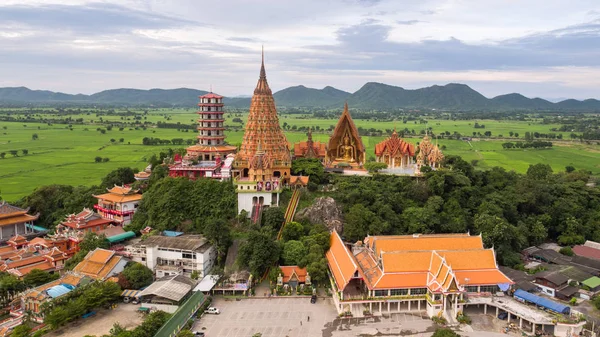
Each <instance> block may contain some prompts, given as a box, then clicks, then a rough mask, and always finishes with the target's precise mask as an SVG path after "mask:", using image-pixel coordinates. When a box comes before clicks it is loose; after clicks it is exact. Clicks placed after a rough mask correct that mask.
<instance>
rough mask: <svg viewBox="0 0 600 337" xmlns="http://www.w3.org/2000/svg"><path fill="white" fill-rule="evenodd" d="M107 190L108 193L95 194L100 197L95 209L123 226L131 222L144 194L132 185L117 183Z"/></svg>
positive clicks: (105, 217)
mask: <svg viewBox="0 0 600 337" xmlns="http://www.w3.org/2000/svg"><path fill="white" fill-rule="evenodd" d="M107 191H108V193H104V194H100V195H94V197H95V198H96V199H98V204H96V205H94V209H96V211H97V212H98V214H100V216H102V218H104V219H110V220H112V221H114V222H116V223H117V224H119V225H121V226H125V225H128V224H130V223H131V220H132V219H133V214H134V213H135V211H136V210H137V208H138V205H139V204H140V201H141V200H142V195H141V194H140V193H138V192H139V191H138V190H133V189H132V188H131V187H130V186H116V185H115V187H113V188H111V189H107Z"/></svg>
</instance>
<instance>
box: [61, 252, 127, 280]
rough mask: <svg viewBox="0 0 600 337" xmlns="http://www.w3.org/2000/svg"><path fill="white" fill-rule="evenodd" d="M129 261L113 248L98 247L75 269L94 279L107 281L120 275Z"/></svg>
mask: <svg viewBox="0 0 600 337" xmlns="http://www.w3.org/2000/svg"><path fill="white" fill-rule="evenodd" d="M127 262H128V261H127V259H125V258H124V257H122V256H120V255H117V254H116V253H115V252H114V251H112V250H107V249H102V248H96V249H95V250H93V251H91V252H89V253H88V254H87V255H86V256H85V258H84V259H83V261H81V262H79V264H78V265H76V266H75V268H73V271H74V272H76V273H79V274H82V275H85V276H88V277H90V278H93V279H94V280H99V281H105V280H107V279H109V278H111V277H116V276H117V275H119V274H120V273H121V272H122V271H123V269H125V265H126V264H127Z"/></svg>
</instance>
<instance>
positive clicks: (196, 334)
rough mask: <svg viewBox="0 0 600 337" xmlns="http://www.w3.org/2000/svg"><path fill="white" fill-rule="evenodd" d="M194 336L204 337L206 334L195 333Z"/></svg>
mask: <svg viewBox="0 0 600 337" xmlns="http://www.w3.org/2000/svg"><path fill="white" fill-rule="evenodd" d="M194 336H196V337H204V336H205V335H204V332H201V331H194Z"/></svg>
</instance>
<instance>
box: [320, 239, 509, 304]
mask: <svg viewBox="0 0 600 337" xmlns="http://www.w3.org/2000/svg"><path fill="white" fill-rule="evenodd" d="M455 241H456V243H454V242H455ZM435 243H438V244H439V247H443V248H445V249H446V250H435V249H430V250H425V249H424V248H431V247H433V246H434V244H435ZM365 244H366V247H365V248H364V249H361V250H360V251H359V252H358V253H356V256H350V257H349V258H348V259H347V260H348V261H350V263H346V264H345V266H347V267H346V268H341V267H340V263H339V261H338V260H343V259H342V257H344V256H345V255H351V253H350V251H349V250H348V249H347V248H346V247H345V246H344V245H343V242H341V239H340V238H339V235H337V233H332V235H331V247H332V249H330V251H328V252H327V260H328V263H329V266H330V269H331V271H332V274H333V277H334V279H335V281H336V284H337V285H338V289H343V288H344V287H345V286H346V285H347V284H348V282H349V280H350V278H351V277H352V275H353V274H352V273H353V272H354V271H353V270H352V267H353V265H352V263H354V262H356V264H357V265H358V270H359V275H360V276H361V277H362V278H363V280H364V282H365V283H366V285H367V287H368V288H369V289H394V288H411V287H412V288H415V287H417V288H420V287H423V288H424V287H428V288H429V289H430V290H432V291H436V292H438V291H441V292H453V291H462V289H463V288H462V287H464V286H465V285H466V284H471V285H485V284H498V283H512V281H511V280H510V279H509V278H507V277H506V276H505V275H504V274H502V273H501V272H500V271H499V270H498V267H497V264H496V260H495V255H494V251H493V250H492V249H484V248H483V244H482V242H481V237H479V236H473V237H471V236H469V235H468V234H460V235H427V236H423V237H417V238H415V237H413V236H389V237H386V236H379V237H368V238H366V239H365ZM452 246H453V247H455V248H454V249H455V250H452V249H451V247H452ZM340 247H341V248H340ZM371 248H373V249H374V250H375V251H376V252H377V253H378V254H379V255H375V253H374V252H373V251H372V250H371ZM411 249H417V250H411ZM377 256H380V258H377ZM336 258H337V260H336ZM344 272H345V273H344ZM348 275H349V276H348ZM466 278H468V279H469V282H467V281H466Z"/></svg>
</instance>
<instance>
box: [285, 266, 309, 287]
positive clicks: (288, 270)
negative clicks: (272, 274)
mask: <svg viewBox="0 0 600 337" xmlns="http://www.w3.org/2000/svg"><path fill="white" fill-rule="evenodd" d="M279 268H280V269H281V276H282V277H283V283H288V282H289V281H290V279H291V278H292V276H293V275H294V274H296V278H297V279H298V282H300V283H304V282H305V281H306V268H300V267H298V266H279Z"/></svg>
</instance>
